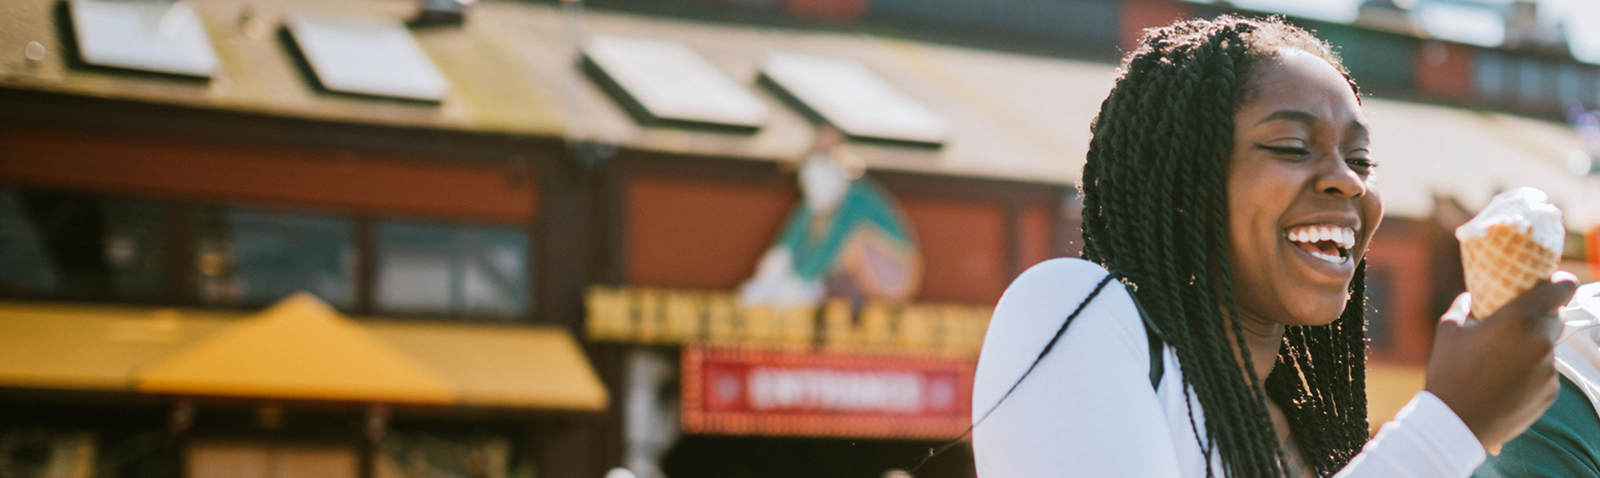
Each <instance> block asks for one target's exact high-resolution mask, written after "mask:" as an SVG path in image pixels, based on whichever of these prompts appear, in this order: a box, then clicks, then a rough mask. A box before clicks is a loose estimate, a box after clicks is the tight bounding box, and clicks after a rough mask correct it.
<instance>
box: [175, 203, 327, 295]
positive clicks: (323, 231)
mask: <svg viewBox="0 0 1600 478" xmlns="http://www.w3.org/2000/svg"><path fill="white" fill-rule="evenodd" d="M194 228H195V242H194V250H195V261H194V265H195V272H196V273H195V277H196V280H197V282H198V286H199V287H198V291H199V294H200V298H201V301H202V302H205V303H207V304H215V305H243V306H251V307H254V306H261V305H266V304H270V303H272V302H274V301H276V300H278V299H281V298H283V297H284V296H287V295H289V294H293V293H295V292H297V291H302V290H303V291H307V292H310V293H312V294H315V295H316V296H317V297H320V298H321V299H322V300H325V301H327V302H328V303H329V304H332V305H333V306H335V307H341V308H346V307H349V306H350V305H351V302H352V297H353V296H354V286H353V284H354V274H353V271H354V269H355V268H354V267H353V266H354V257H355V255H354V248H353V247H352V241H351V230H352V228H351V225H350V221H349V220H347V219H344V218H338V217H328V216H317V215H307V214H292V213H280V212H267V211H258V210H249V209H242V208H202V209H200V210H198V211H196V213H195V217H194Z"/></svg>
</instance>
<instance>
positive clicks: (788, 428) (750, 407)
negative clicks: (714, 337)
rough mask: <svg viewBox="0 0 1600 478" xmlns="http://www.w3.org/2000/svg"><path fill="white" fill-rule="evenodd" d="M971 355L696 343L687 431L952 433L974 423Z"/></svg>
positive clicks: (686, 367) (688, 361) (690, 358)
mask: <svg viewBox="0 0 1600 478" xmlns="http://www.w3.org/2000/svg"><path fill="white" fill-rule="evenodd" d="M974 368H975V364H973V363H972V361H971V360H964V359H955V358H944V357H938V356H933V355H928V356H922V357H913V356H886V355H865V354H839V353H819V352H808V351H783V350H775V349H764V350H763V349H751V348H708V347H699V346H691V347H686V348H684V351H683V367H682V373H683V430H684V431H685V432H688V433H707V434H728V435H769V436H827V437H861V438H911V439H947V438H952V437H955V436H956V435H959V434H960V433H961V432H962V431H964V430H966V429H967V426H968V425H969V424H970V419H969V416H970V411H971V408H972V376H973V370H974Z"/></svg>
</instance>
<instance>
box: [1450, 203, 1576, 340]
mask: <svg viewBox="0 0 1600 478" xmlns="http://www.w3.org/2000/svg"><path fill="white" fill-rule="evenodd" d="M1485 232H1486V233H1485V234H1484V235H1483V237H1479V238H1474V239H1471V240H1467V241H1465V242H1462V243H1461V265H1462V268H1463V269H1464V272H1465V273H1466V279H1467V291H1468V292H1471V293H1472V316H1473V317H1478V318H1483V317H1488V316H1489V314H1493V313H1494V312H1495V311H1497V310H1500V307H1502V306H1504V305H1506V303H1507V302H1511V299H1514V298H1516V297H1517V296H1518V295H1521V294H1522V293H1523V292H1525V291H1527V290H1528V289H1530V288H1533V286H1535V285H1538V284H1539V282H1540V281H1543V280H1546V279H1549V278H1550V274H1553V273H1555V271H1556V267H1557V266H1558V265H1559V264H1560V262H1561V252H1560V251H1552V250H1550V249H1549V248H1546V247H1545V246H1543V245H1541V244H1539V243H1538V242H1537V241H1535V240H1534V239H1533V235H1532V234H1530V233H1529V232H1528V231H1527V230H1525V229H1523V228H1519V227H1517V226H1514V225H1511V224H1505V223H1501V224H1494V225H1490V226H1489V227H1488V228H1487V230H1486V231H1485Z"/></svg>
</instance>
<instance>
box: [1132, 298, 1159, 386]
mask: <svg viewBox="0 0 1600 478" xmlns="http://www.w3.org/2000/svg"><path fill="white" fill-rule="evenodd" d="M1128 297H1130V298H1133V307H1134V308H1136V309H1139V318H1140V319H1141V320H1140V321H1141V322H1143V323H1144V336H1145V339H1146V341H1147V342H1149V343H1150V388H1152V389H1158V388H1161V375H1162V374H1163V373H1164V372H1166V370H1165V368H1166V365H1165V364H1164V361H1163V360H1161V350H1162V349H1163V348H1165V347H1164V345H1165V344H1163V343H1162V341H1161V329H1160V328H1159V327H1156V324H1155V322H1154V321H1152V320H1151V319H1150V314H1147V313H1145V311H1144V306H1142V305H1139V299H1138V298H1137V297H1133V294H1128Z"/></svg>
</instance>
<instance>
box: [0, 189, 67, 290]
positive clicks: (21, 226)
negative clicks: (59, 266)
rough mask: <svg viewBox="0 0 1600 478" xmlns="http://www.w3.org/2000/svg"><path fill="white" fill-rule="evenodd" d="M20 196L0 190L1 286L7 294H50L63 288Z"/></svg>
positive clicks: (42, 239) (14, 192)
mask: <svg viewBox="0 0 1600 478" xmlns="http://www.w3.org/2000/svg"><path fill="white" fill-rule="evenodd" d="M20 196H21V195H20V194H18V193H17V192H16V191H11V190H6V191H0V287H4V290H5V292H6V295H21V296H36V295H50V294H54V293H56V292H57V291H58V290H59V289H60V288H61V281H60V278H58V277H56V268H55V266H53V265H51V264H50V258H49V256H48V255H47V254H46V253H45V246H44V237H43V234H41V233H40V232H39V228H38V227H37V226H35V225H34V222H33V219H32V218H30V217H28V214H27V212H25V211H24V210H23V207H22V198H21V197H20Z"/></svg>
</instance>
